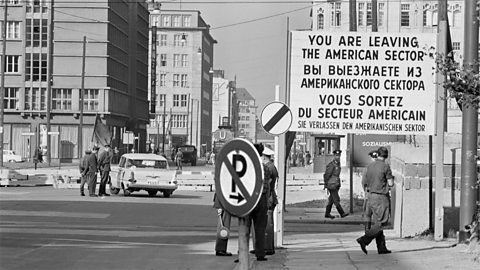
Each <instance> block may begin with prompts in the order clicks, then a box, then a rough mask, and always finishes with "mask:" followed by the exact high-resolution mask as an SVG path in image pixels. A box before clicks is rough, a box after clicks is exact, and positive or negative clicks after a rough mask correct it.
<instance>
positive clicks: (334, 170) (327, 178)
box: [323, 150, 348, 219]
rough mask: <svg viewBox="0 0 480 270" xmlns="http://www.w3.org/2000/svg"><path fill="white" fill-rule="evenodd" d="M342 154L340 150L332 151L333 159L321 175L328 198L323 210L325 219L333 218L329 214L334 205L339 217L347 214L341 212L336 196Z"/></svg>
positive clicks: (338, 197) (338, 188)
mask: <svg viewBox="0 0 480 270" xmlns="http://www.w3.org/2000/svg"><path fill="white" fill-rule="evenodd" d="M341 154H342V151H341V150H335V151H333V155H334V158H333V160H332V161H330V163H328V165H327V169H326V170H325V173H324V174H323V181H324V184H325V188H326V189H327V191H328V193H329V196H328V203H327V207H326V209H325V217H326V218H331V219H333V218H335V217H334V216H332V215H331V214H330V211H332V206H333V205H334V204H335V207H336V208H337V211H338V213H339V214H340V217H342V218H343V217H346V216H348V213H345V211H343V208H342V206H341V205H340V196H339V195H338V191H339V190H340V172H341V170H342V168H341V166H340V155H341Z"/></svg>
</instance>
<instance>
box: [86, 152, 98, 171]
mask: <svg viewBox="0 0 480 270" xmlns="http://www.w3.org/2000/svg"><path fill="white" fill-rule="evenodd" d="M87 165H88V166H87V170H86V172H85V174H96V173H97V168H98V166H97V165H98V163H97V154H94V153H92V154H91V155H90V156H88V160H87Z"/></svg>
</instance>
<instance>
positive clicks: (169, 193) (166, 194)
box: [163, 190, 172, 198]
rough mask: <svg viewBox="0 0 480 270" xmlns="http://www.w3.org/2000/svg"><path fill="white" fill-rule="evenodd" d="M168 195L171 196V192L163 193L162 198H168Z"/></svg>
mask: <svg viewBox="0 0 480 270" xmlns="http://www.w3.org/2000/svg"><path fill="white" fill-rule="evenodd" d="M170 195H172V191H170V190H165V191H163V197H165V198H170Z"/></svg>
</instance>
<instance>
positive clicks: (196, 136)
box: [195, 99, 202, 148]
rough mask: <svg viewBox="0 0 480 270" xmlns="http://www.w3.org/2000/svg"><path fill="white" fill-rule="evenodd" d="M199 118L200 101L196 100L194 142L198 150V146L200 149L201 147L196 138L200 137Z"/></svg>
mask: <svg viewBox="0 0 480 270" xmlns="http://www.w3.org/2000/svg"><path fill="white" fill-rule="evenodd" d="M199 117H200V100H199V99H197V132H196V135H195V141H196V143H197V148H198V146H200V147H201V146H202V145H201V143H198V138H199V137H200V138H201V136H200V135H198V134H199V133H200V128H199V127H200V122H199Z"/></svg>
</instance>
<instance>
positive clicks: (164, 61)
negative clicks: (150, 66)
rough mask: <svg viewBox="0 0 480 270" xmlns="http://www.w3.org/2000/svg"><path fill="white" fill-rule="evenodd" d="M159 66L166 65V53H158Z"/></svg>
mask: <svg viewBox="0 0 480 270" xmlns="http://www.w3.org/2000/svg"><path fill="white" fill-rule="evenodd" d="M160 66H161V67H166V66H167V54H166V53H162V54H160Z"/></svg>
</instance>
